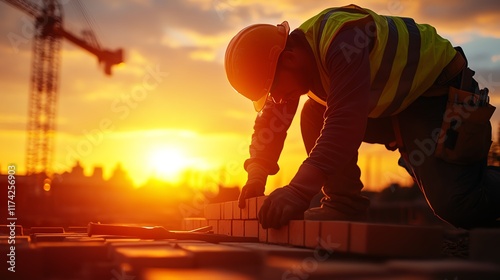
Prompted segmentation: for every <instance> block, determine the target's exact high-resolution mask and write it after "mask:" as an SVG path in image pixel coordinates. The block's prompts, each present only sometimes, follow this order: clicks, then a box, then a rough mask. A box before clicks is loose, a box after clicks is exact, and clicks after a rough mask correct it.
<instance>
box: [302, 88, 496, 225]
mask: <svg viewBox="0 0 500 280" xmlns="http://www.w3.org/2000/svg"><path fill="white" fill-rule="evenodd" d="M446 98H447V97H446V96H439V97H420V98H419V99H417V100H416V101H415V102H414V103H413V104H411V105H410V106H409V107H408V108H407V109H405V110H404V111H403V112H401V113H400V114H399V115H398V118H399V124H400V127H401V135H402V138H403V144H404V146H405V148H406V151H407V154H408V156H409V158H410V162H407V163H406V165H411V168H409V170H410V171H411V170H413V172H410V173H411V175H412V177H413V178H414V180H415V182H416V183H417V184H418V186H419V187H420V190H421V191H422V192H423V194H424V195H425V198H426V199H427V202H428V204H429V206H430V207H431V208H432V209H433V211H434V213H435V214H436V215H437V216H438V217H440V218H441V219H443V220H445V221H447V222H448V223H450V224H452V225H454V226H457V227H463V228H471V227H478V226H488V225H491V224H493V223H494V221H495V219H496V218H498V217H500V169H499V168H497V167H488V166H487V165H486V159H485V160H484V161H482V162H478V163H474V164H469V165H457V164H452V163H448V162H445V161H443V160H441V159H438V158H436V157H434V155H433V153H434V150H435V146H436V143H435V141H433V140H432V139H433V135H432V133H433V132H435V131H436V129H438V128H440V127H441V123H442V120H443V114H444V111H445V107H446ZM324 111H325V107H324V106H322V105H321V104H318V103H317V102H315V101H313V100H311V99H310V100H308V101H307V102H306V103H305V105H304V108H303V110H302V113H301V131H302V137H303V140H304V145H305V147H306V150H307V153H308V154H309V152H310V151H311V150H312V148H313V147H314V145H315V143H316V139H317V138H318V137H319V135H320V132H321V129H322V127H323V113H324ZM364 141H365V142H367V143H378V144H384V145H388V144H389V143H391V142H394V141H395V136H394V129H393V126H392V121H391V119H390V118H378V119H369V120H368V125H367V129H366V133H365V137H364ZM407 167H408V166H407ZM338 174H341V175H338V177H337V178H329V179H328V180H327V182H326V184H325V186H324V187H323V193H324V195H325V197H326V198H327V199H326V203H328V204H329V205H330V206H332V207H335V208H337V209H338V210H340V211H343V212H346V213H351V212H352V213H356V212H359V211H363V209H366V207H367V206H368V204H367V202H366V199H365V198H363V197H361V196H360V191H361V189H362V187H363V185H362V183H361V181H360V169H359V167H358V166H357V156H356V157H354V159H353V160H352V162H346V164H345V166H344V170H342V172H338ZM323 202H325V201H323Z"/></svg>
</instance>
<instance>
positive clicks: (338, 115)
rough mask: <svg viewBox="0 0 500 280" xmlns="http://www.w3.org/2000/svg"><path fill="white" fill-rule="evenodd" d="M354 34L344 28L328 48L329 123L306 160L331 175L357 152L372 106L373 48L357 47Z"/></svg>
mask: <svg viewBox="0 0 500 280" xmlns="http://www.w3.org/2000/svg"><path fill="white" fill-rule="evenodd" d="M354 34H356V33H355V32H354V30H352V29H350V28H347V29H344V30H342V31H341V32H340V33H339V34H338V36H337V38H336V39H335V41H334V42H333V43H332V47H331V48H330V50H329V51H328V55H327V60H326V67H327V70H328V73H329V77H330V85H331V86H330V90H329V91H328V93H327V109H326V112H325V123H324V126H323V130H322V132H321V135H320V137H319V138H318V140H317V143H316V146H315V147H314V148H313V150H312V151H311V153H310V155H309V157H308V158H307V159H306V160H305V161H304V164H308V165H311V166H314V167H315V168H318V169H319V170H321V171H322V172H323V173H324V174H325V176H326V177H328V178H330V177H335V174H336V173H338V172H342V169H343V167H344V166H345V164H346V163H347V162H349V161H351V160H352V159H353V158H354V157H356V156H357V151H358V149H359V146H360V145H361V142H362V141H363V137H364V134H365V130H366V125H367V121H368V114H369V110H370V108H369V100H370V98H369V94H370V63H369V48H368V46H366V47H361V48H360V47H357V45H359V43H358V44H357V42H358V41H357V40H356V35H354ZM358 179H359V178H358ZM320 188H321V185H320V186H315V188H314V189H317V190H318V191H319V189H320ZM311 197H312V196H311Z"/></svg>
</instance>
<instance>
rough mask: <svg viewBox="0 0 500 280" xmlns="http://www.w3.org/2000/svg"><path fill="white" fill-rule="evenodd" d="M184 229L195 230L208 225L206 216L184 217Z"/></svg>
mask: <svg viewBox="0 0 500 280" xmlns="http://www.w3.org/2000/svg"><path fill="white" fill-rule="evenodd" d="M182 224H183V227H182V228H183V230H193V229H197V228H200V227H202V226H206V225H207V220H206V219H205V218H184V219H183V223H182Z"/></svg>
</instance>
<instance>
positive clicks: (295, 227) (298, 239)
mask: <svg viewBox="0 0 500 280" xmlns="http://www.w3.org/2000/svg"><path fill="white" fill-rule="evenodd" d="M304 226H305V222H304V220H292V221H290V223H289V224H288V229H289V240H288V242H289V243H290V245H294V246H299V247H304V242H305V236H304V231H305V228H304Z"/></svg>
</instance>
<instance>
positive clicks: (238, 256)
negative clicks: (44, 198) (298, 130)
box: [0, 197, 500, 280]
mask: <svg viewBox="0 0 500 280" xmlns="http://www.w3.org/2000/svg"><path fill="white" fill-rule="evenodd" d="M264 199H265V197H259V198H252V199H248V200H247V207H246V208H245V209H243V210H240V209H239V208H238V207H237V202H236V201H232V202H225V203H216V204H209V205H207V206H206V207H205V214H204V217H195V218H185V219H184V221H183V227H184V230H186V231H189V230H193V229H197V228H201V227H204V228H205V229H211V231H212V232H213V234H216V235H217V236H219V237H220V236H223V237H224V236H228V237H246V239H245V238H241V239H242V240H247V241H249V242H241V240H239V241H238V242H235V241H234V240H235V238H232V239H231V238H228V239H227V240H224V238H222V239H220V240H218V241H217V242H216V243H215V242H206V241H201V240H194V239H191V240H189V239H149V238H148V239H141V238H138V237H134V236H130V235H129V234H124V235H123V236H119V235H95V234H91V236H89V228H88V227H85V226H83V227H69V228H63V227H32V228H23V227H21V226H16V227H9V226H5V225H4V226H1V227H0V260H1V263H2V265H1V268H0V269H1V271H0V279H41V280H53V279H54V280H55V279H74V280H80V279H81V280H100V279H102V280H142V279H144V280H162V279H203V280H207V279H214V280H215V279H217V280H218V279H220V280H225V279H231V280H239V279H241V280H247V279H269V280H271V279H273V280H274V279H278V280H280V279H287V280H305V279H348V280H354V279H405V280H406V279H410V280H411V279H415V280H428V279H429V280H430V279H440V280H444V279H449V280H452V279H453V280H455V279H456V280H463V279H474V280H475V279H495V280H497V279H500V249H498V248H500V238H499V237H500V229H475V230H471V231H468V232H465V231H453V232H450V231H449V229H444V228H442V227H436V226H429V227H422V226H403V225H391V224H375V223H358V222H356V223H354V222H340V221H302V220H301V221H299V220H297V221H291V222H290V223H289V225H288V226H285V227H283V228H281V229H279V230H274V229H269V230H264V229H262V227H260V226H259V223H258V221H257V213H258V209H259V208H260V206H261V205H262V202H263V200H264ZM207 227H208V228H207ZM208 234H212V233H208ZM453 238H455V239H453ZM12 240H15V243H14V244H13V242H12ZM250 241H251V242H250ZM454 246H455V247H454Z"/></svg>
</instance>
